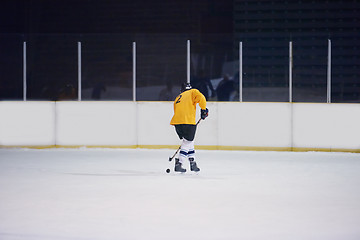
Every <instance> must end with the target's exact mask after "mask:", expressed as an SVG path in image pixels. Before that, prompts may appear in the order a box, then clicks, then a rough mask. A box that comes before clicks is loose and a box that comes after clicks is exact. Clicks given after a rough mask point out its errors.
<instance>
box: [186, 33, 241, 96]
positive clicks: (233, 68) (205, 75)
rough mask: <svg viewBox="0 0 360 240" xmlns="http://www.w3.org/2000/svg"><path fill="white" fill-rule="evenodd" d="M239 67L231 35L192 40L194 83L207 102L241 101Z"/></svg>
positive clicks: (192, 75) (196, 37)
mask: <svg viewBox="0 0 360 240" xmlns="http://www.w3.org/2000/svg"><path fill="white" fill-rule="evenodd" d="M238 65H239V62H238V55H237V50H236V47H234V42H233V38H232V37H231V35H227V34H205V35H202V36H201V37H200V36H192V37H191V84H192V86H193V87H194V88H197V89H198V90H199V91H200V92H202V93H203V94H204V96H205V97H206V99H207V100H210V101H238V100H239V78H238V77H236V76H238V74H239V73H238V69H239V66H238ZM236 74H237V75H236Z"/></svg>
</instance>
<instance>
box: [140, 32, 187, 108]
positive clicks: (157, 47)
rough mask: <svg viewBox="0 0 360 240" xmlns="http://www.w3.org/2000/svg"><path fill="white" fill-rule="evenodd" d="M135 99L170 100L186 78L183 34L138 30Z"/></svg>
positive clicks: (184, 37)
mask: <svg viewBox="0 0 360 240" xmlns="http://www.w3.org/2000/svg"><path fill="white" fill-rule="evenodd" d="M135 39H136V49H137V51H136V59H137V61H136V99H137V100H138V101H173V100H174V99H175V97H176V96H177V95H178V94H179V90H180V85H181V83H182V82H186V56H187V55H186V40H187V36H186V35H181V34H137V35H136V37H135Z"/></svg>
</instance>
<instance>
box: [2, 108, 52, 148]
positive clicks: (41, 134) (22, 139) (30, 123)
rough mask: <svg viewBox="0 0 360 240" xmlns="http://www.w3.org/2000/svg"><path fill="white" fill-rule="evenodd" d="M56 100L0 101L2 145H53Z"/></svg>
mask: <svg viewBox="0 0 360 240" xmlns="http://www.w3.org/2000/svg"><path fill="white" fill-rule="evenodd" d="M54 129H55V103H54V102H0V146H1V145H3V146H19V145H32V146H39V145H41V146H42V145H53V144H54V141H55V131H54Z"/></svg>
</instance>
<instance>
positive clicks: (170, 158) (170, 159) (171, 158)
mask: <svg viewBox="0 0 360 240" xmlns="http://www.w3.org/2000/svg"><path fill="white" fill-rule="evenodd" d="M200 121H201V118H200V119H199V120H198V121H197V123H196V126H197V125H198V124H199V123H200ZM180 148H181V145H180V146H179V148H178V149H177V150H176V152H175V153H174V155H173V156H172V157H169V162H171V161H172V160H173V159H174V157H175V156H176V154H177V153H178V152H179V150H180Z"/></svg>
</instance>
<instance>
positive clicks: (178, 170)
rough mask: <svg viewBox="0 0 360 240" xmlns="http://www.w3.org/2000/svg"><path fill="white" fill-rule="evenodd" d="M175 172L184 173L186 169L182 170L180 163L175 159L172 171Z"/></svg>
mask: <svg viewBox="0 0 360 240" xmlns="http://www.w3.org/2000/svg"><path fill="white" fill-rule="evenodd" d="M174 171H175V172H182V173H184V172H186V169H185V168H182V164H181V162H180V161H179V159H178V158H175V169H174Z"/></svg>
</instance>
